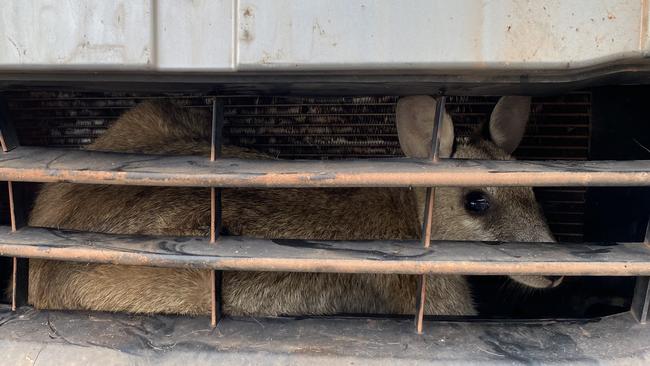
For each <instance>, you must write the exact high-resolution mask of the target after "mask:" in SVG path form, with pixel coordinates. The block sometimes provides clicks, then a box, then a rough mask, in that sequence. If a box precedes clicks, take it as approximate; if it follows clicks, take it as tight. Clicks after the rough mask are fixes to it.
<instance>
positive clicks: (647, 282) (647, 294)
mask: <svg viewBox="0 0 650 366" xmlns="http://www.w3.org/2000/svg"><path fill="white" fill-rule="evenodd" d="M644 244H645V245H646V246H648V248H650V219H649V220H648V225H647V227H646V231H645V240H644ZM630 311H631V312H632V315H634V317H635V318H636V320H637V321H638V322H639V323H641V324H645V323H646V322H647V321H648V312H649V311H650V277H648V276H641V277H637V279H636V287H635V288H634V297H633V298H632V306H631V307H630Z"/></svg>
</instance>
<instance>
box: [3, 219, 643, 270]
mask: <svg viewBox="0 0 650 366" xmlns="http://www.w3.org/2000/svg"><path fill="white" fill-rule="evenodd" d="M175 239H178V238H173V237H157V236H124V235H110V234H98V233H85V232H69V231H60V230H54V229H42V228H33V227H24V228H22V229H19V230H18V231H17V232H12V231H11V228H10V227H8V226H0V255H2V256H9V257H25V258H41V259H53V260H64V261H75V262H95V263H114V264H124V265H144V266H155V267H174V268H197V269H216V270H228V271H229V270H240V271H262V272H263V271H279V272H329V273H335V272H339V273H385V274H412V275H420V274H461V275H467V274H476V275H509V274H510V275H521V274H536V275H568V276H648V275H650V247H649V246H648V245H645V244H643V243H616V242H608V243H586V244H582V243H580V244H577V243H514V242H513V243H501V242H482V241H475V242H471V241H468V242H463V241H435V240H434V241H432V242H431V246H430V247H429V248H424V247H422V243H421V242H420V241H419V240H406V241H392V240H391V241H320V240H308V241H304V240H279V239H275V240H269V239H256V238H246V237H230V236H222V237H221V238H219V245H210V241H209V239H208V238H207V237H203V238H201V237H199V238H184V240H182V241H181V240H175ZM161 243H164V245H163V244H161Z"/></svg>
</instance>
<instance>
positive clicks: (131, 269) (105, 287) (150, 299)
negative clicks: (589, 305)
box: [29, 96, 559, 316]
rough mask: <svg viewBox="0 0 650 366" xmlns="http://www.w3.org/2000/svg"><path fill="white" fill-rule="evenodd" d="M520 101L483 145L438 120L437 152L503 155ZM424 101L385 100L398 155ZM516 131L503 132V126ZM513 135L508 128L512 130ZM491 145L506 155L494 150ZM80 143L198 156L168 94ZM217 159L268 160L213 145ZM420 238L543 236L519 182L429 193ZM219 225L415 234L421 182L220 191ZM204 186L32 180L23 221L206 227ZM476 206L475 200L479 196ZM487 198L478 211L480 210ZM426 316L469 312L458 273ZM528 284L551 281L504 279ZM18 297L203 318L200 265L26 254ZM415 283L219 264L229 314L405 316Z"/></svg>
mask: <svg viewBox="0 0 650 366" xmlns="http://www.w3.org/2000/svg"><path fill="white" fill-rule="evenodd" d="M529 103H530V101H529V98H518V97H504V98H502V99H501V101H500V102H499V105H497V107H496V109H495V111H494V113H493V115H492V118H491V122H490V126H489V128H490V134H491V135H492V136H493V137H495V138H494V139H493V141H490V140H487V139H480V138H476V139H465V140H459V141H456V146H454V134H453V125H452V123H451V118H450V117H449V116H448V115H445V118H444V123H443V126H442V128H443V129H442V133H441V136H442V141H441V147H440V152H441V155H442V156H443V157H449V156H452V150H454V152H453V156H454V157H458V158H474V159H509V158H510V156H509V153H510V152H511V151H512V150H513V149H514V147H516V146H517V144H518V142H519V140H520V139H521V135H522V134H523V127H521V126H523V125H524V124H525V122H526V120H527V117H528V108H529ZM435 108H436V107H435V100H434V99H433V98H431V97H424V96H421V97H407V98H403V99H401V100H400V102H399V104H398V107H397V124H398V125H397V127H398V132H399V139H400V144H401V145H402V148H403V150H404V152H405V154H406V155H408V156H411V157H416V158H422V157H426V156H427V155H428V149H430V146H431V130H432V124H433V116H434V114H435ZM513 126H516V127H513ZM513 132H514V133H513ZM503 147H505V148H506V149H507V150H506V151H504V149H503ZM86 149H88V150H104V151H119V152H132V153H149V154H194V155H204V156H206V157H207V156H208V155H209V150H210V118H209V116H208V115H206V114H203V113H199V112H196V111H192V110H188V109H182V108H180V107H177V106H175V105H173V104H171V103H154V102H146V103H143V104H140V105H138V106H137V107H135V108H134V109H132V110H130V111H128V112H126V113H125V114H124V115H123V116H122V117H121V118H120V119H119V120H117V121H116V122H115V123H114V124H113V126H112V127H110V128H109V129H108V130H107V131H106V132H105V134H104V135H102V136H101V137H100V138H98V139H97V140H96V141H95V142H94V143H93V144H91V145H89V146H87V147H86ZM223 156H224V157H242V158H255V159H270V157H269V156H267V155H264V154H262V153H259V152H255V151H252V150H248V149H244V148H239V147H231V146H225V147H224V151H223ZM436 192H437V194H436V202H435V210H434V216H433V233H432V237H433V239H449V240H517V241H552V240H553V239H552V236H551V234H550V232H549V229H548V227H547V226H546V224H545V222H544V219H543V217H542V215H541V213H540V210H539V208H538V206H537V203H536V202H535V199H534V196H533V193H532V190H531V189H529V188H473V189H468V188H438V189H437V191H436ZM222 195H223V196H222V197H223V198H222V202H223V217H222V223H223V228H224V230H225V231H227V233H228V234H229V235H242V236H248V237H263V238H292V239H321V240H326V239H331V240H336V239H346V240H366V239H415V238H419V235H420V230H421V220H422V215H421V212H422V210H423V202H424V196H423V191H422V190H421V189H408V188H344V189H339V188H337V189H334V188H332V189H248V188H247V189H243V188H242V189H237V188H233V189H224V190H223V192H222ZM209 198H210V192H209V189H205V188H178V187H131V186H114V185H79V184H70V183H53V184H46V185H44V186H43V188H42V190H41V191H40V193H39V195H38V197H37V199H36V201H35V204H34V207H33V209H32V212H31V215H30V219H29V225H30V226H41V227H51V228H58V229H73V230H83V231H95V232H104V233H116V234H149V235H172V236H199V235H207V234H208V231H209V224H210V204H209V202H210V199H209ZM485 202H487V204H485ZM485 206H487V207H485ZM428 277H429V278H428V279H427V281H426V284H427V291H426V294H427V299H426V308H425V312H426V313H427V314H444V315H468V314H474V313H475V309H474V306H473V303H472V297H471V293H470V288H469V286H468V284H467V282H466V281H465V279H464V278H463V277H462V276H433V275H432V276H428ZM513 278H514V279H515V280H516V281H518V282H521V283H523V284H525V285H529V286H532V287H551V286H555V285H556V284H557V283H559V279H556V278H548V277H541V276H521V277H513ZM29 281H30V287H29V302H30V303H32V304H33V305H34V306H35V307H37V308H47V309H90V310H102V311H125V312H135V313H174V314H192V315H195V314H207V313H209V311H210V272H209V271H205V270H195V269H173V268H152V267H139V266H121V265H112V264H92V263H74V262H62V261H49V260H40V259H31V260H30V266H29ZM416 292H417V280H416V277H415V276H410V275H385V274H384V275H379V274H326V273H278V272H264V273H260V272H234V271H228V272H224V277H223V306H224V312H225V313H226V314H229V315H259V316H264V315H267V316H274V315H281V314H282V315H306V314H333V313H376V314H380V313H391V314H412V313H413V312H414V309H415V298H416Z"/></svg>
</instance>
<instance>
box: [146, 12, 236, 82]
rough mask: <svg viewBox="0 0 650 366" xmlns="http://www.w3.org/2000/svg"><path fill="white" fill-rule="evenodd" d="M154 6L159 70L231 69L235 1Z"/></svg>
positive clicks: (232, 62)
mask: <svg viewBox="0 0 650 366" xmlns="http://www.w3.org/2000/svg"><path fill="white" fill-rule="evenodd" d="M157 6H158V11H157V15H158V21H157V22H156V23H157V35H158V37H157V45H158V47H157V51H158V52H157V64H158V68H159V69H161V70H227V69H232V68H233V66H234V49H235V48H234V41H233V25H234V19H233V18H234V0H180V1H179V0H158V2H157Z"/></svg>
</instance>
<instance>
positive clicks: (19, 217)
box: [0, 98, 29, 311]
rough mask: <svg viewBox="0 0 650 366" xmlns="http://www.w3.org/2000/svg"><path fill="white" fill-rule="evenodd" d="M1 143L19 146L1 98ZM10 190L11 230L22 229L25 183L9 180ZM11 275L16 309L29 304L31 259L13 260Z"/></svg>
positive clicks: (7, 147)
mask: <svg viewBox="0 0 650 366" xmlns="http://www.w3.org/2000/svg"><path fill="white" fill-rule="evenodd" d="M0 145H1V146H2V151H3V152H5V153H6V152H8V151H11V150H12V149H14V148H16V147H17V146H18V135H17V134H16V130H15V129H14V126H13V124H12V123H11V121H10V120H9V111H8V108H7V103H6V101H5V100H4V99H2V98H0ZM7 188H8V190H9V215H10V217H11V231H16V230H18V229H20V228H21V227H22V226H24V225H25V223H26V221H27V220H26V216H25V204H24V192H23V185H21V184H20V183H18V184H17V183H14V182H7ZM12 267H13V268H12V275H11V309H12V310H14V311H15V310H16V309H17V308H19V307H20V306H23V305H25V304H27V294H28V286H29V285H28V277H29V261H28V259H25V258H16V257H14V258H13V260H12Z"/></svg>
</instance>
